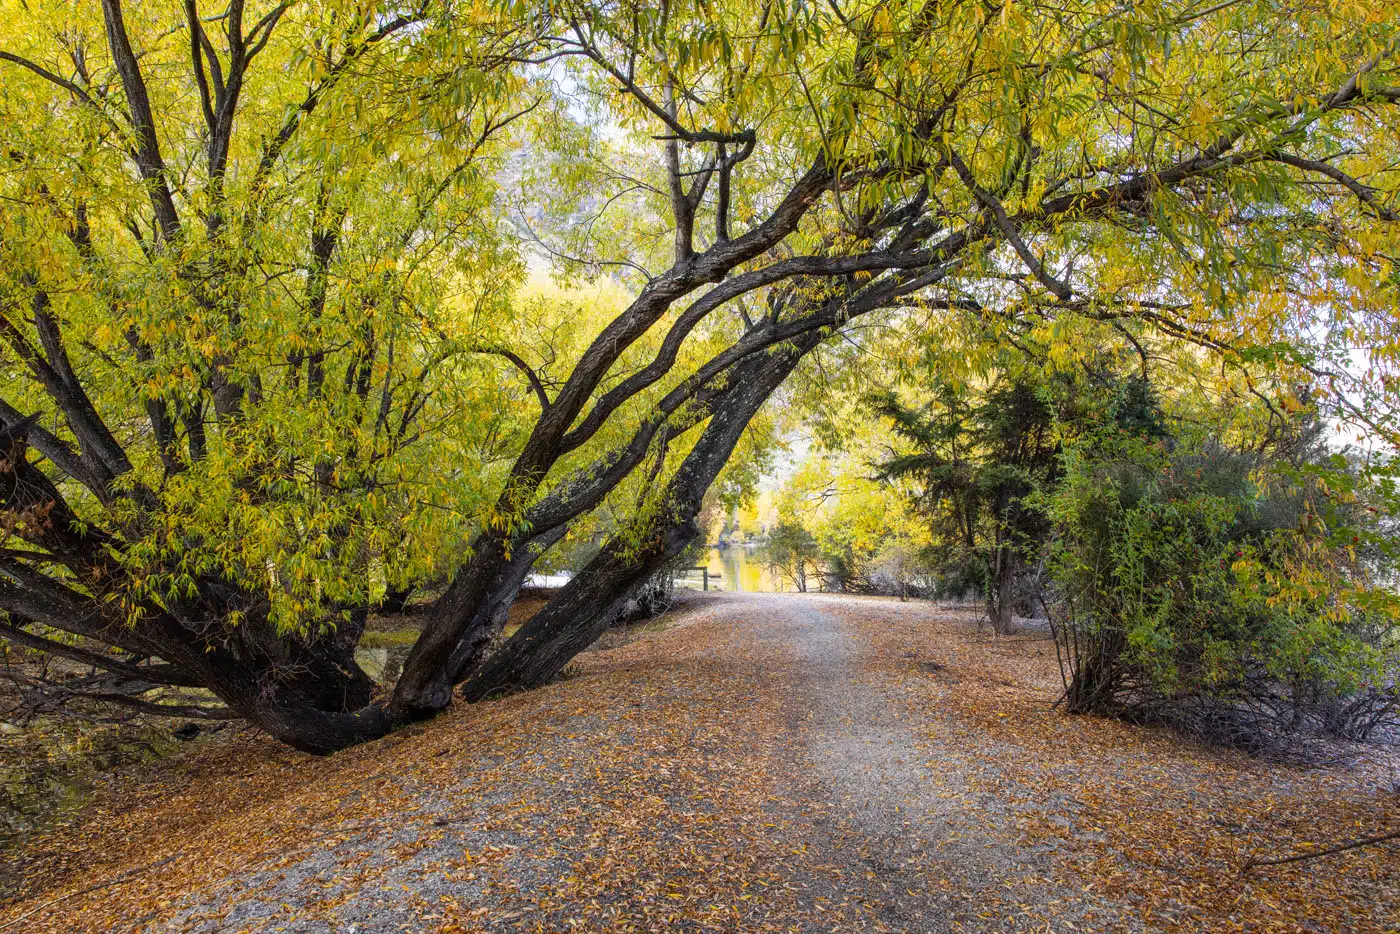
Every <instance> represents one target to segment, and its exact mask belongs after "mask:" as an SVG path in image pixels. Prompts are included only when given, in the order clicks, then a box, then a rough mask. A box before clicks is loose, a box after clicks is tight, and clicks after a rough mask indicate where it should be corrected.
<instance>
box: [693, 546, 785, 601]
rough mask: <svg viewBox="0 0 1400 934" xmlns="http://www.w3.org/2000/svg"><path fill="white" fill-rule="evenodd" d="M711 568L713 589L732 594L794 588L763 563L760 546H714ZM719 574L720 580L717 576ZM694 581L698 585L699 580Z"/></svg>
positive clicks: (711, 585) (711, 554) (711, 552)
mask: <svg viewBox="0 0 1400 934" xmlns="http://www.w3.org/2000/svg"><path fill="white" fill-rule="evenodd" d="M708 567H709V569H710V589H711V590H724V591H728V592H729V593H778V592H780V591H785V590H792V589H793V588H792V587H791V586H790V585H785V584H784V583H783V582H782V581H780V580H778V578H777V577H776V576H775V575H774V574H773V573H772V572H771V571H769V570H768V569H767V568H766V567H764V566H763V561H762V560H761V559H760V558H759V555H758V549H757V548H745V547H744V546H743V545H730V546H729V547H728V548H711V549H710V560H709V563H708ZM716 575H718V577H719V579H718V580H716V579H715V577H716ZM692 576H693V577H698V576H699V575H698V574H696V575H692ZM695 583H696V586H699V582H698V581H696V582H695Z"/></svg>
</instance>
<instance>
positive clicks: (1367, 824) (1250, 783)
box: [836, 602, 1400, 932]
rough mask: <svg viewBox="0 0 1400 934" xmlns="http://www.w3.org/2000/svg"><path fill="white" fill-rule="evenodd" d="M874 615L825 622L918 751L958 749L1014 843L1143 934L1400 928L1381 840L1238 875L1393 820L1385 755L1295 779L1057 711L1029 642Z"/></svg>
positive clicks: (1046, 648)
mask: <svg viewBox="0 0 1400 934" xmlns="http://www.w3.org/2000/svg"><path fill="white" fill-rule="evenodd" d="M887 607H888V604H885V603H874V602H871V603H860V602H856V603H848V604H843V605H842V606H841V607H840V608H839V609H837V610H836V612H839V613H840V614H841V615H842V616H843V618H845V619H846V620H847V622H848V623H849V624H850V625H851V626H852V628H853V629H854V630H855V631H857V632H858V633H860V637H861V638H862V640H863V641H865V643H866V644H867V646H868V647H869V649H870V651H869V653H868V658H869V659H870V661H869V664H870V665H871V666H872V667H873V668H875V669H877V670H882V671H884V672H886V673H887V674H890V675H891V676H892V677H895V678H897V679H898V681H899V683H900V684H901V685H902V687H903V690H904V696H905V702H906V703H907V705H908V706H909V708H910V710H911V716H913V717H914V718H915V719H918V720H921V721H923V723H924V726H923V735H924V737H926V740H927V746H926V748H925V751H926V753H927V754H928V755H930V756H931V757H933V758H934V759H935V760H937V759H938V757H939V756H940V755H941V754H944V753H945V752H946V750H949V749H957V750H959V754H960V759H959V761H960V762H962V763H965V764H966V768H965V772H966V773H967V774H966V778H967V779H968V780H969V781H971V782H973V783H974V784H975V785H976V786H977V787H979V788H981V789H983V790H985V791H986V792H988V793H989V795H990V798H991V800H994V801H997V802H1000V803H1001V804H1003V805H1004V806H1005V807H1006V808H1007V809H1008V810H1011V811H1014V812H1016V814H1017V816H1016V817H1015V824H1016V826H1017V827H1018V828H1019V830H1020V833H1021V842H1022V843H1023V844H1025V845H1044V844H1045V843H1046V842H1047V841H1048V842H1052V843H1053V845H1054V848H1055V851H1056V858H1057V862H1058V863H1059V865H1060V866H1061V868H1062V870H1063V871H1064V872H1065V873H1067V874H1072V876H1073V877H1077V878H1078V879H1079V880H1080V881H1081V883H1082V885H1083V886H1084V887H1085V888H1086V889H1089V888H1092V890H1093V891H1095V892H1097V893H1099V894H1106V895H1108V896H1110V897H1111V898H1113V899H1114V900H1116V901H1118V902H1120V903H1122V904H1124V905H1125V906H1130V907H1131V910H1132V911H1133V912H1134V913H1135V914H1136V915H1137V917H1138V919H1139V920H1140V921H1141V922H1142V923H1143V924H1144V925H1146V926H1147V927H1148V929H1150V930H1154V931H1193V932H1194V931H1211V932H1230V931H1241V932H1243V931H1248V932H1312V931H1318V932H1324V931H1325V932H1332V931H1352V932H1364V931H1376V932H1382V931H1389V932H1394V931H1397V930H1400V847H1397V846H1396V845H1395V843H1394V842H1387V843H1380V844H1378V845H1377V846H1376V847H1374V848H1371V849H1356V850H1352V851H1349V852H1346V853H1339V854H1337V855H1335V856H1329V857H1327V858H1325V859H1320V860H1313V861H1308V862H1300V863H1294V864H1291V865H1288V866H1277V867H1271V868H1270V869H1269V871H1267V872H1264V871H1252V872H1250V873H1248V874H1247V875H1246V874H1243V873H1242V870H1243V868H1244V864H1245V862H1246V861H1247V860H1248V859H1249V858H1250V857H1251V856H1263V855H1277V854H1285V853H1292V852H1300V851H1303V850H1305V849H1307V848H1309V847H1313V848H1318V849H1320V848H1324V847H1326V846H1327V845H1328V844H1330V843H1334V842H1342V841H1345V840H1350V839H1357V838H1362V837H1366V836H1368V835H1373V834H1382V833H1384V832H1386V831H1391V830H1395V829H1397V828H1400V797H1397V795H1396V794H1395V793H1394V791H1393V790H1392V789H1391V788H1389V787H1387V786H1388V784H1389V781H1390V780H1391V779H1392V778H1393V776H1394V774H1395V772H1394V769H1395V768H1396V757H1395V755H1394V752H1395V751H1394V750H1391V755H1390V757H1389V759H1388V760H1387V759H1386V758H1385V757H1384V756H1383V755H1382V754H1381V753H1382V752H1383V751H1378V752H1377V754H1376V755H1375V756H1374V757H1373V758H1372V759H1370V760H1369V761H1367V760H1363V761H1362V762H1360V763H1357V764H1356V765H1355V766H1353V767H1351V768H1334V769H1311V770H1307V769H1302V768H1297V767H1290V766H1286V765H1280V764H1276V763H1268V762H1265V761H1262V760H1259V759H1255V758H1251V757H1248V756H1246V755H1244V754H1242V753H1234V752H1228V751H1221V750H1213V749H1209V748H1205V747H1203V746H1200V745H1197V744H1195V743H1192V742H1189V741H1187V740H1185V739H1183V738H1181V737H1178V736H1176V735H1173V734H1172V733H1170V732H1168V731H1165V730H1160V729H1150V728H1144V727H1137V726H1131V725H1128V724H1123V723H1118V722H1115V721H1110V720H1104V719H1099V718H1092V717H1070V716H1066V715H1064V714H1062V713H1060V712H1059V711H1058V710H1056V709H1053V704H1054V701H1055V699H1056V697H1057V696H1058V694H1059V690H1060V682H1059V672H1058V669H1057V667H1056V663H1055V657H1054V647H1053V645H1052V643H1050V642H1049V641H1048V639H1047V638H1046V637H1045V636H1043V635H1041V634H1039V633H1029V634H1021V635H1015V636H1011V637H1003V638H996V637H994V636H992V635H991V634H990V633H989V632H985V631H982V630H980V629H979V628H978V627H977V625H976V623H975V617H974V615H973V614H971V613H955V612H947V611H937V610H934V609H931V608H928V607H923V608H921V609H917V610H914V611H912V612H899V613H890V612H888V609H887ZM930 662H931V663H933V664H934V665H936V666H937V668H935V669H932V670H931V666H930V665H929V664H928V663H930ZM920 663H923V665H922V667H921V665H920Z"/></svg>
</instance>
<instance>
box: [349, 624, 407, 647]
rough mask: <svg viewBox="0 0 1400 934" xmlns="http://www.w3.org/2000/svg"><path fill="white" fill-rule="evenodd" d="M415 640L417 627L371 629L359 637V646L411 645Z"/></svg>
mask: <svg viewBox="0 0 1400 934" xmlns="http://www.w3.org/2000/svg"><path fill="white" fill-rule="evenodd" d="M417 640H418V630H417V629H371V630H370V631H368V632H366V633H365V634H364V635H362V636H361V637H360V644H359V648H362V649H388V648H392V647H394V646H396V645H412V644H413V643H414V642H416V641H417Z"/></svg>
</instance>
